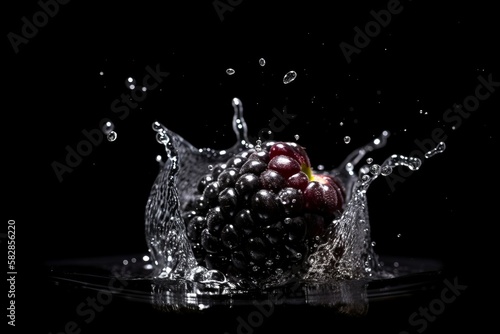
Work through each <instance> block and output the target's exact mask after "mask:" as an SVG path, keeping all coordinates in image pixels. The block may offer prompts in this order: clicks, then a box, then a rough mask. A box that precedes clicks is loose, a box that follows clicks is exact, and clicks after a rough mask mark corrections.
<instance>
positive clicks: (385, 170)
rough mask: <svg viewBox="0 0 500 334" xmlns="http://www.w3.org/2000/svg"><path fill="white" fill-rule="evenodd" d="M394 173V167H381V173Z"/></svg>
mask: <svg viewBox="0 0 500 334" xmlns="http://www.w3.org/2000/svg"><path fill="white" fill-rule="evenodd" d="M391 173H392V167H391V166H383V167H382V168H380V174H382V175H383V176H387V175H389V174H391Z"/></svg>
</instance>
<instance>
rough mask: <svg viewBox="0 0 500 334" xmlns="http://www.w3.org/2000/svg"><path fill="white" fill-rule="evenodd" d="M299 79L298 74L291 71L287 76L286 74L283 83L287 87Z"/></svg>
mask: <svg viewBox="0 0 500 334" xmlns="http://www.w3.org/2000/svg"><path fill="white" fill-rule="evenodd" d="M296 78H297V72H295V71H290V72H288V73H287V74H285V76H284V77H283V83H284V84H285V85H287V84H289V83H290V82H292V81H293V80H295V79H296Z"/></svg>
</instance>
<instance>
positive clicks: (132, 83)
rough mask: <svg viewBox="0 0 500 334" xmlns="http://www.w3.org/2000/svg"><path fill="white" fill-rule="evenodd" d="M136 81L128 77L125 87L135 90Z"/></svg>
mask: <svg viewBox="0 0 500 334" xmlns="http://www.w3.org/2000/svg"><path fill="white" fill-rule="evenodd" d="M135 83H136V82H135V79H134V78H132V77H128V78H127V80H126V81H125V86H127V88H129V89H135Z"/></svg>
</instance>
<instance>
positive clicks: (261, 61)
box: [259, 58, 266, 66]
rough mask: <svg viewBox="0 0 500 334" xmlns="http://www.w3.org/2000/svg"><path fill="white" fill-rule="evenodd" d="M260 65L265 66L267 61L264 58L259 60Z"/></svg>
mask: <svg viewBox="0 0 500 334" xmlns="http://www.w3.org/2000/svg"><path fill="white" fill-rule="evenodd" d="M259 65H260V66H265V65H266V60H265V59H264V58H260V59H259Z"/></svg>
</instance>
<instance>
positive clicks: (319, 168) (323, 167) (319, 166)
mask: <svg viewBox="0 0 500 334" xmlns="http://www.w3.org/2000/svg"><path fill="white" fill-rule="evenodd" d="M316 168H317V169H318V170H325V166H324V165H318V167H316Z"/></svg>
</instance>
